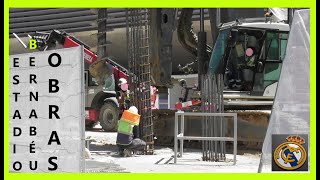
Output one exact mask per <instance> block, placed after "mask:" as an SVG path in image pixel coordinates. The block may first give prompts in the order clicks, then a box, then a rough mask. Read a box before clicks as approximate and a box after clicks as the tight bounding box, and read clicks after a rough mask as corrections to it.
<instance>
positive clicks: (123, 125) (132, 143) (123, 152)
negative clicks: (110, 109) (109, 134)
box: [117, 106, 146, 157]
mask: <svg viewBox="0 0 320 180" xmlns="http://www.w3.org/2000/svg"><path fill="white" fill-rule="evenodd" d="M139 122H140V115H139V114H138V109H137V108H136V107H135V106H131V107H130V108H129V109H128V110H125V111H124V112H123V114H122V117H121V119H120V120H119V123H118V134H117V145H118V147H119V156H121V157H130V156H131V155H132V153H133V152H135V151H141V150H143V149H144V147H145V146H146V143H145V142H144V141H143V140H141V139H139V138H138V137H139V136H138V135H139V132H138V128H139V127H138V125H139Z"/></svg>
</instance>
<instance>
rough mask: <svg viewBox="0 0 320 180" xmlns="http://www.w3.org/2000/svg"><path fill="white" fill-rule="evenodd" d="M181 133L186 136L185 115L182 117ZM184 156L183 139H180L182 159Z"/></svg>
mask: <svg viewBox="0 0 320 180" xmlns="http://www.w3.org/2000/svg"><path fill="white" fill-rule="evenodd" d="M180 133H181V134H182V136H184V115H182V116H181V127H180ZM182 155H183V139H180V157H182Z"/></svg>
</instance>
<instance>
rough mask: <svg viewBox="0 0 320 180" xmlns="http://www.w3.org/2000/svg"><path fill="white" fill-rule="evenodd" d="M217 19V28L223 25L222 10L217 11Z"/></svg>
mask: <svg viewBox="0 0 320 180" xmlns="http://www.w3.org/2000/svg"><path fill="white" fill-rule="evenodd" d="M216 17H217V19H216V22H217V23H216V25H217V27H218V26H219V24H220V23H221V12H220V8H218V9H217V16H216Z"/></svg>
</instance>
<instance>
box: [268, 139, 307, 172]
mask: <svg viewBox="0 0 320 180" xmlns="http://www.w3.org/2000/svg"><path fill="white" fill-rule="evenodd" d="M286 140H287V142H284V143H281V144H280V145H278V146H277V147H276V148H275V150H274V156H273V160H274V162H275V163H276V164H277V165H278V166H279V167H280V168H282V169H284V170H296V169H298V168H299V167H301V166H302V165H303V164H304V163H305V162H306V159H307V152H306V150H305V148H304V147H303V146H302V144H304V143H305V139H304V138H302V137H300V136H298V135H297V136H288V137H287V138H286Z"/></svg>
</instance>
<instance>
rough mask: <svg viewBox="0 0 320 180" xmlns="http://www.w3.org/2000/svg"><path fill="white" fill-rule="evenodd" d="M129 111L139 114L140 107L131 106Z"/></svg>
mask: <svg viewBox="0 0 320 180" xmlns="http://www.w3.org/2000/svg"><path fill="white" fill-rule="evenodd" d="M128 111H130V112H133V113H136V114H138V109H137V108H136V107H135V106H131V107H130V108H129V109H128Z"/></svg>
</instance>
